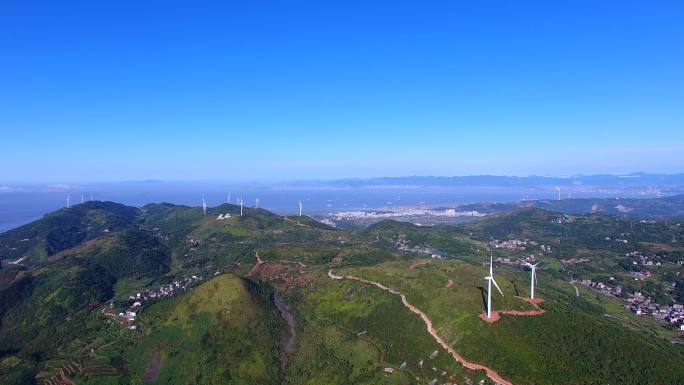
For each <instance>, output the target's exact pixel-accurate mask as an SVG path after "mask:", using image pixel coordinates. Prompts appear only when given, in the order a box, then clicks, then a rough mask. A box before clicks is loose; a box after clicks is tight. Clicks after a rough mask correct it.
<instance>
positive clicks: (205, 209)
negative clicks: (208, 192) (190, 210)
mask: <svg viewBox="0 0 684 385" xmlns="http://www.w3.org/2000/svg"><path fill="white" fill-rule="evenodd" d="M202 214H204V216H205V217H206V216H207V201H205V200H204V197H202Z"/></svg>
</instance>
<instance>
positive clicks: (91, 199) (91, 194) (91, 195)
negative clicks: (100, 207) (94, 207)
mask: <svg viewBox="0 0 684 385" xmlns="http://www.w3.org/2000/svg"><path fill="white" fill-rule="evenodd" d="M90 201H91V202H92V201H93V193H90Z"/></svg>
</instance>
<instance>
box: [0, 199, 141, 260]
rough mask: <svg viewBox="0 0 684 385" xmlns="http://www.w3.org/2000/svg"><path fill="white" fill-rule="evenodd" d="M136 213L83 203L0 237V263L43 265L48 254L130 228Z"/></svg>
mask: <svg viewBox="0 0 684 385" xmlns="http://www.w3.org/2000/svg"><path fill="white" fill-rule="evenodd" d="M138 214H139V211H138V209H136V208H134V207H128V206H124V205H122V204H118V203H114V202H97V201H93V202H86V203H82V204H79V205H74V206H72V207H69V208H63V209H60V210H58V211H55V212H53V213H50V214H47V215H46V216H45V217H43V218H41V219H39V220H37V221H35V222H32V223H29V224H27V225H24V226H21V227H18V228H16V229H13V230H10V231H7V232H5V233H2V234H0V261H3V262H7V261H17V260H19V259H20V258H24V259H23V260H21V261H18V262H16V263H15V264H16V265H18V264H23V265H33V264H36V263H44V262H47V261H48V258H49V257H50V256H52V255H55V254H57V253H59V252H60V251H64V250H66V249H69V248H71V247H74V246H77V245H79V244H81V243H82V242H84V241H88V240H91V239H95V238H97V237H100V236H102V235H105V234H106V233H107V232H110V231H117V230H120V229H125V228H129V227H131V226H132V225H133V224H134V223H135V222H136V220H137V217H138Z"/></svg>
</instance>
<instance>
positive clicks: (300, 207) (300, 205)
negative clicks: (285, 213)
mask: <svg viewBox="0 0 684 385" xmlns="http://www.w3.org/2000/svg"><path fill="white" fill-rule="evenodd" d="M299 216H300V217H301V216H302V201H299Z"/></svg>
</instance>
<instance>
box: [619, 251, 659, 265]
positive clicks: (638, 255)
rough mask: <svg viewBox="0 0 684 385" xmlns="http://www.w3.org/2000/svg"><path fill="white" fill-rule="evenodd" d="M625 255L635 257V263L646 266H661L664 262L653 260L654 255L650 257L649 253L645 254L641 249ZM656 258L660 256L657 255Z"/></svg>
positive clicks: (633, 262)
mask: <svg viewBox="0 0 684 385" xmlns="http://www.w3.org/2000/svg"><path fill="white" fill-rule="evenodd" d="M625 256H627V257H631V258H634V260H633V261H632V264H633V265H644V266H661V265H662V262H660V261H653V259H652V258H653V257H649V256H648V255H644V254H643V253H642V252H640V251H632V252H630V253H626V254H625ZM655 258H656V259H658V258H659V257H658V256H655Z"/></svg>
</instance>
